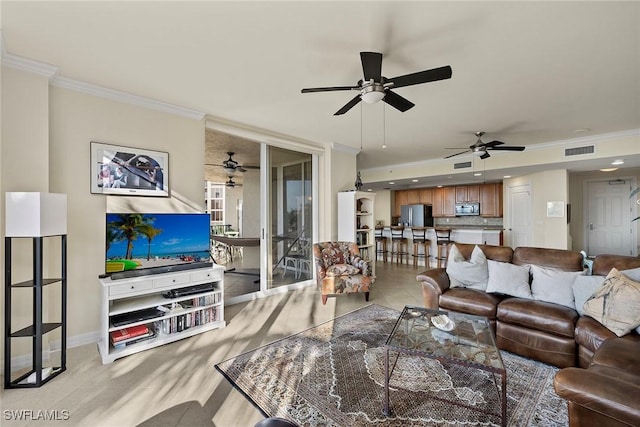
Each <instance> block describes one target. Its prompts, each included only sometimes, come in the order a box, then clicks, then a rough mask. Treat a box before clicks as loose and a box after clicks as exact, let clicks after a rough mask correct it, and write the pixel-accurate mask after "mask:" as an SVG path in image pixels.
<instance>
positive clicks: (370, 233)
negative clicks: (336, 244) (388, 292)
mask: <svg viewBox="0 0 640 427" xmlns="http://www.w3.org/2000/svg"><path fill="white" fill-rule="evenodd" d="M375 196H376V195H375V193H368V192H364V191H343V192H340V193H338V240H341V241H348V242H356V243H357V244H358V248H360V255H361V256H362V258H363V259H368V260H372V259H375V244H376V243H375V236H374V230H375V224H374V219H373V213H374V210H373V209H374V204H375V198H376V197H375ZM371 267H372V269H373V273H374V274H375V263H371Z"/></svg>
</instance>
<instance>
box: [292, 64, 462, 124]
mask: <svg viewBox="0 0 640 427" xmlns="http://www.w3.org/2000/svg"><path fill="white" fill-rule="evenodd" d="M360 61H361V62H362V71H363V74H364V78H363V79H362V80H359V81H358V83H357V84H356V85H355V86H334V87H315V88H307V89H302V93H309V92H330V91H337V90H357V91H359V92H360V93H359V94H358V95H356V96H355V97H354V98H353V99H352V100H351V101H349V102H347V103H346V104H345V105H344V107H342V108H341V109H339V110H338V111H337V112H336V113H334V116H339V115H341V114H344V113H346V112H347V111H349V110H350V109H351V108H353V107H354V106H355V105H357V104H358V103H359V102H360V101H361V100H362V101H364V102H366V103H368V104H373V103H375V102H378V101H380V100H382V101H384V102H386V103H387V104H389V105H391V106H392V107H394V108H396V109H398V110H400V111H402V112H405V111H407V110H408V109H410V108H411V107H413V106H414V105H415V104H413V103H412V102H411V101H409V100H408V99H406V98H404V97H402V96H400V95H398V94H397V93H395V92H393V91H392V90H391V89H392V88H398V87H405V86H412V85H417V84H422V83H428V82H434V81H437V80H445V79H449V78H451V73H452V71H451V67H450V66H449V65H447V66H444V67H439V68H433V69H431V70H425V71H418V72H417V73H411V74H405V75H402V76H398V77H393V78H390V79H389V78H386V77H384V76H383V75H382V54H381V53H377V52H360Z"/></svg>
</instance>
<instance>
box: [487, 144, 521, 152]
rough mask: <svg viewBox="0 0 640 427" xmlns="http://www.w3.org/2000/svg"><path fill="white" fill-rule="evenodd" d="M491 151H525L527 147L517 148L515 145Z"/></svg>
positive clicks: (493, 148) (494, 148) (495, 148)
mask: <svg viewBox="0 0 640 427" xmlns="http://www.w3.org/2000/svg"><path fill="white" fill-rule="evenodd" d="M489 148H490V149H491V150H496V151H524V148H525V147H517V146H515V145H506V146H504V147H489Z"/></svg>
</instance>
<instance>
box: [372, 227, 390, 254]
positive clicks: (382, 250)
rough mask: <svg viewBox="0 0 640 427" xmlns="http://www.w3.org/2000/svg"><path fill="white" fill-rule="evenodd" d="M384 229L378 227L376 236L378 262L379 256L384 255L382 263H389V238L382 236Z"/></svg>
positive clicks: (375, 231)
mask: <svg viewBox="0 0 640 427" xmlns="http://www.w3.org/2000/svg"><path fill="white" fill-rule="evenodd" d="M383 231H384V227H382V226H376V228H375V230H374V236H375V238H376V261H377V260H378V255H382V261H384V262H387V252H388V249H387V238H386V237H385V236H384V235H383V234H382V232H383Z"/></svg>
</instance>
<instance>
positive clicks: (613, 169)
mask: <svg viewBox="0 0 640 427" xmlns="http://www.w3.org/2000/svg"><path fill="white" fill-rule="evenodd" d="M617 170H618V168H605V169H600V172H613V171H617Z"/></svg>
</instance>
